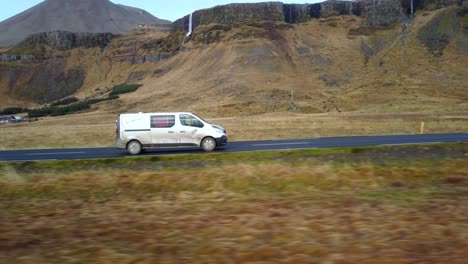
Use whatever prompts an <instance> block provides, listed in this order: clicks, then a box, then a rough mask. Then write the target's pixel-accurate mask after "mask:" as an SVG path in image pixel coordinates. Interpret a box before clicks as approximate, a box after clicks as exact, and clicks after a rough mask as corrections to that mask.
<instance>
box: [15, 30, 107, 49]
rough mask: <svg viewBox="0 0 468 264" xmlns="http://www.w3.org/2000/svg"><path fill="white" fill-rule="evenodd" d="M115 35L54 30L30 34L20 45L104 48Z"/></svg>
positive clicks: (59, 47)
mask: <svg viewBox="0 0 468 264" xmlns="http://www.w3.org/2000/svg"><path fill="white" fill-rule="evenodd" d="M114 37H116V35H114V34H112V33H73V32H67V31H52V32H44V33H39V34H33V35H30V36H29V37H27V38H26V39H25V40H24V41H22V42H21V43H20V44H19V45H18V47H27V46H33V45H37V44H45V45H48V46H50V47H52V48H55V49H60V50H68V49H73V48H77V47H85V48H93V47H101V48H103V47H105V46H106V45H107V44H108V43H109V42H110V41H111V39H113V38H114Z"/></svg>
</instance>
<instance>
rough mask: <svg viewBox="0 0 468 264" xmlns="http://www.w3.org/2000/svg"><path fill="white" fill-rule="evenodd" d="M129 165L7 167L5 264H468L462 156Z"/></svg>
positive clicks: (2, 182)
mask: <svg viewBox="0 0 468 264" xmlns="http://www.w3.org/2000/svg"><path fill="white" fill-rule="evenodd" d="M303 158H306V157H303ZM122 162H123V164H125V165H124V166H123V167H122V166H121V168H120V169H118V170H116V169H112V167H113V166H114V165H112V164H109V165H105V164H106V161H103V162H101V163H100V162H99V161H96V162H95V163H96V164H101V165H96V164H95V165H92V164H93V162H90V163H88V164H87V165H86V166H83V167H82V168H81V169H80V170H77V171H73V172H69V173H65V172H60V170H61V169H60V166H61V165H60V163H58V162H57V163H54V162H46V163H43V164H42V165H41V163H37V164H31V163H22V164H21V163H17V164H10V165H5V164H4V165H2V166H1V169H0V211H1V212H2V213H1V214H0V223H2V224H1V225H0V258H1V259H2V261H5V263H12V264H13V263H15V264H16V263H38V264H39V263H422V262H424V263H464V262H465V261H466V259H467V258H468V255H467V251H466V247H467V241H468V232H467V230H468V224H467V223H468V221H467V220H468V218H467V215H466V209H467V206H468V203H467V201H468V199H467V191H468V170H467V168H466V164H467V163H466V162H467V160H466V156H465V158H464V159H461V160H445V161H439V162H436V163H434V162H423V163H411V164H408V163H405V164H403V165H398V164H396V165H387V166H379V165H376V164H372V163H358V164H354V165H350V164H334V165H333V164H324V163H322V162H317V161H314V160H307V161H304V160H302V159H301V157H296V159H293V160H291V159H289V161H287V162H286V161H268V160H264V161H263V162H261V163H254V162H239V163H235V164H231V165H220V166H218V167H212V166H207V167H197V166H195V167H193V166H191V167H188V168H187V167H185V168H184V165H183V164H184V162H183V160H181V161H177V158H175V160H174V162H176V163H178V164H179V165H182V166H180V167H176V168H173V167H172V168H171V167H168V168H166V169H164V168H161V169H159V170H158V171H154V170H145V169H140V170H138V169H137V171H135V168H139V166H138V164H139V163H138V159H134V160H132V161H129V160H128V159H125V160H122ZM155 162H158V161H155ZM159 162H164V161H163V160H161V161H159ZM166 162H167V161H166ZM75 163H76V162H75ZM103 164H104V165H103ZM291 164H294V165H291ZM83 165H84V164H83ZM75 166H77V165H76V164H75ZM88 166H89V167H88ZM55 167H57V168H58V169H54V168H55ZM34 168H35V169H36V170H34ZM38 168H42V169H40V170H37V169H38Z"/></svg>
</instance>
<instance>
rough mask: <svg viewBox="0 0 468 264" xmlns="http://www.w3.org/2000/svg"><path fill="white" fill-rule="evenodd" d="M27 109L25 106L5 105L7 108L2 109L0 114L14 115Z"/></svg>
mask: <svg viewBox="0 0 468 264" xmlns="http://www.w3.org/2000/svg"><path fill="white" fill-rule="evenodd" d="M27 111H28V109H27V108H21V107H7V108H5V109H3V110H2V111H1V112H0V115H15V114H18V113H23V112H27Z"/></svg>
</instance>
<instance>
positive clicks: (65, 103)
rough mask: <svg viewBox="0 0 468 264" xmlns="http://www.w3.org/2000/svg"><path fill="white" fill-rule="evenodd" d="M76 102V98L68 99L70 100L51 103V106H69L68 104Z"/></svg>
mask: <svg viewBox="0 0 468 264" xmlns="http://www.w3.org/2000/svg"><path fill="white" fill-rule="evenodd" d="M76 102H78V98H76V97H70V98H65V99H63V100H60V101H57V102H54V103H52V106H59V105H69V104H72V103H76Z"/></svg>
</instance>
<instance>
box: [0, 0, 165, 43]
mask: <svg viewBox="0 0 468 264" xmlns="http://www.w3.org/2000/svg"><path fill="white" fill-rule="evenodd" d="M167 23H170V22H169V21H166V20H161V19H158V18H156V17H154V16H153V15H151V14H149V13H148V12H146V11H144V10H141V9H138V8H133V7H127V6H122V5H116V4H113V3H112V2H110V1H108V0H46V1H44V2H42V3H40V4H38V5H36V6H34V7H32V8H31V9H28V10H26V11H24V12H23V13H20V14H18V15H16V16H14V17H11V18H10V19H7V20H5V21H3V22H1V23H0V47H1V46H3V47H5V46H11V45H14V44H16V43H18V42H20V41H21V40H23V39H24V38H26V37H27V36H28V35H30V34H34V33H40V32H49V31H56V30H62V31H70V32H101V33H102V32H110V33H126V32H128V31H129V30H131V29H132V28H135V27H137V26H138V25H139V24H167Z"/></svg>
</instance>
